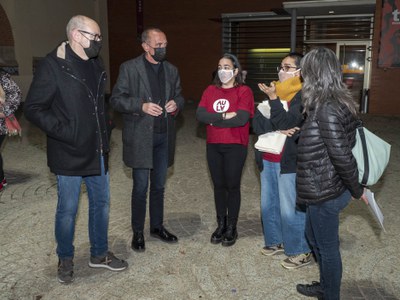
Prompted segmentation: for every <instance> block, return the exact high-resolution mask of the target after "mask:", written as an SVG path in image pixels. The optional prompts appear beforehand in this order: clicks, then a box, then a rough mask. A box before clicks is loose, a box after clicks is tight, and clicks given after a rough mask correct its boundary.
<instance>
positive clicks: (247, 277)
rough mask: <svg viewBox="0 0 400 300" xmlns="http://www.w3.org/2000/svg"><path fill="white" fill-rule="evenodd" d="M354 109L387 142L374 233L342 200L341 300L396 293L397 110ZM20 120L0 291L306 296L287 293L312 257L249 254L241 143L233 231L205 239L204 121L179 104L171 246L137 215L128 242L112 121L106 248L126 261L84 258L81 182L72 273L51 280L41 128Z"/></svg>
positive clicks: (4, 204) (127, 181)
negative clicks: (138, 236) (285, 264)
mask: <svg viewBox="0 0 400 300" xmlns="http://www.w3.org/2000/svg"><path fill="white" fill-rule="evenodd" d="M364 118H365V123H366V125H367V127H368V128H369V129H371V130H373V131H375V132H378V133H379V134H380V135H381V136H382V137H385V139H386V140H387V141H389V142H390V143H391V144H392V146H393V148H392V158H391V162H390V165H389V167H388V169H387V172H386V174H385V177H384V179H383V180H381V182H379V183H378V184H377V185H376V186H374V187H373V191H374V192H375V194H376V198H377V199H378V202H379V204H380V205H381V207H382V210H383V213H384V215H385V226H386V233H384V232H382V230H381V229H380V228H379V226H378V225H377V223H376V222H375V220H374V219H373V217H372V215H371V213H370V212H369V210H368V208H367V207H366V206H365V205H363V203H361V202H358V201H354V202H353V203H352V204H351V205H350V206H349V207H348V208H347V209H346V210H345V211H344V213H343V214H342V216H341V228H340V237H341V250H342V256H343V263H344V271H343V288H342V299H345V300H347V299H371V300H379V299H386V300H388V299H392V300H394V299H400V257H399V249H400V247H399V246H400V240H399V233H398V232H399V228H400V218H399V217H398V214H399V212H400V201H399V200H400V199H399V198H400V197H399V195H398V194H399V192H398V187H399V185H400V176H399V168H400V163H399V162H400V157H399V154H400V151H399V149H400V118H393V117H373V116H366V117H364ZM21 122H22V125H23V130H24V132H23V137H22V139H18V138H13V139H9V140H8V142H7V143H6V145H5V147H4V148H3V151H2V153H3V157H4V160H5V169H6V176H7V179H8V181H9V186H8V187H7V188H6V189H5V190H4V191H3V192H2V193H0V256H1V259H0V298H1V299H107V300H108V299H141V300H145V299H146V300H150V299H185V300H186V299H273V300H281V299H306V298H304V297H301V296H300V295H299V294H297V293H296V290H295V285H296V283H300V282H310V281H311V280H317V279H318V268H317V266H316V265H315V264H314V265H311V266H308V267H305V268H302V269H299V270H294V271H289V270H286V269H283V268H282V267H281V266H280V264H279V260H274V259H270V258H267V257H265V256H262V255H261V254H260V249H261V248H262V246H263V238H262V231H261V225H260V210H259V201H260V200H259V198H260V197H259V190H260V185H259V178H258V172H257V169H256V167H255V164H254V157H253V152H252V151H249V157H248V159H247V163H246V167H245V170H244V174H243V182H242V195H243V196H242V198H243V199H242V207H241V214H240V220H239V224H238V230H239V239H238V241H237V243H236V244H235V245H234V246H233V247H228V248H225V247H221V246H220V245H212V244H211V243H210V242H209V238H210V234H211V232H212V231H213V230H214V228H215V216H214V215H215V213H214V204H213V199H212V189H211V183H210V178H209V174H208V170H207V166H206V162H205V140H204V128H202V127H198V125H197V123H196V121H195V118H194V106H193V105H190V104H189V105H187V108H186V111H185V112H184V114H183V116H181V118H180V122H179V127H180V129H179V132H178V148H177V152H176V164H175V166H174V167H173V168H172V169H171V170H170V174H169V178H168V185H167V191H166V203H165V212H166V213H165V219H166V221H165V223H166V224H165V225H166V226H167V228H169V229H170V230H171V231H172V232H174V233H176V234H177V235H178V236H179V237H180V240H179V243H178V244H176V245H166V244H164V243H162V242H160V241H158V240H156V239H154V238H151V237H150V236H149V232H148V223H146V233H145V238H146V246H147V249H146V252H145V253H140V254H137V253H134V252H133V251H132V250H131V249H130V242H131V237H132V234H131V229H130V193H131V188H132V183H131V175H130V170H129V169H128V168H126V167H125V166H124V165H123V163H122V159H121V130H120V124H119V122H118V124H117V125H118V126H117V129H116V130H114V132H113V136H112V144H113V145H112V155H111V169H110V174H111V215H110V230H109V241H110V248H111V250H113V251H114V252H115V253H116V254H117V255H118V256H120V257H122V258H124V259H126V260H127V261H128V262H129V264H130V267H129V269H128V270H127V271H125V272H122V273H113V272H109V271H105V270H93V269H90V268H89V267H88V266H87V262H88V256H89V254H88V253H89V243H88V236H87V196H86V193H85V191H83V193H82V199H81V204H80V213H79V217H78V220H77V224H76V237H75V247H76V256H75V267H76V270H75V274H76V280H75V282H74V283H73V284H71V285H68V286H65V285H61V284H59V283H58V282H57V280H56V265H57V257H56V254H55V247H56V245H55V241H54V233H53V227H54V212H55V206H56V194H57V193H56V186H55V180H54V176H53V175H52V174H51V173H50V172H49V171H48V168H47V166H46V155H45V147H46V145H45V138H44V136H43V135H42V134H41V133H40V132H39V131H38V129H36V128H35V127H33V126H31V125H30V124H27V122H25V121H24V119H23V118H22V119H21ZM250 150H251V147H250ZM281 258H283V257H281Z"/></svg>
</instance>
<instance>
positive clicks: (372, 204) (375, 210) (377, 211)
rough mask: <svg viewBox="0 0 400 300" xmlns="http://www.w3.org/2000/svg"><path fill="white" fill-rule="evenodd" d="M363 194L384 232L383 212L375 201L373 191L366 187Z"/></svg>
mask: <svg viewBox="0 0 400 300" xmlns="http://www.w3.org/2000/svg"><path fill="white" fill-rule="evenodd" d="M365 195H366V196H367V199H368V203H369V207H370V208H371V211H372V213H373V215H374V216H375V218H376V219H377V220H378V222H379V224H380V225H381V227H382V229H383V231H384V232H386V230H385V227H384V226H383V214H382V211H381V209H380V208H379V206H378V203H376V201H375V196H374V193H373V192H372V191H371V190H369V189H366V191H365Z"/></svg>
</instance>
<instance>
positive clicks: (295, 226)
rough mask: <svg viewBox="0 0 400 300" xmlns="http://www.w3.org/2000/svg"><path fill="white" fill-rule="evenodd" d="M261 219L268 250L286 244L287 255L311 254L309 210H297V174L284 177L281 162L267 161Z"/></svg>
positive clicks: (263, 178)
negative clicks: (307, 234)
mask: <svg viewBox="0 0 400 300" xmlns="http://www.w3.org/2000/svg"><path fill="white" fill-rule="evenodd" d="M263 166H264V168H263V171H262V172H261V175H260V176H261V218H262V224H263V229H264V241H265V245H266V246H268V247H271V246H276V245H278V244H283V246H284V249H285V254H286V255H289V256H290V255H297V254H301V253H308V252H311V250H310V247H309V246H308V243H307V239H306V236H305V221H306V214H305V211H302V210H299V209H298V208H297V207H296V174H295V173H290V174H281V165H280V163H276V162H270V161H267V160H263Z"/></svg>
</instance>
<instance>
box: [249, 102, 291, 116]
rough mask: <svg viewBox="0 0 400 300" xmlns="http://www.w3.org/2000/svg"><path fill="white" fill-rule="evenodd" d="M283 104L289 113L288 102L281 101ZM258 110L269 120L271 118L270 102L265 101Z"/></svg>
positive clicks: (259, 105)
mask: <svg viewBox="0 0 400 300" xmlns="http://www.w3.org/2000/svg"><path fill="white" fill-rule="evenodd" d="M281 103H282V105H283V108H284V109H285V110H286V111H288V109H289V107H288V104H287V101H282V100H281ZM257 109H258V110H259V111H260V113H261V114H262V115H263V116H264V117H266V118H267V119H269V118H271V106H269V100H264V101H263V102H261V103H260V104H258V106H257Z"/></svg>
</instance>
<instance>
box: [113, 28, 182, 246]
mask: <svg viewBox="0 0 400 300" xmlns="http://www.w3.org/2000/svg"><path fill="white" fill-rule="evenodd" d="M166 47H167V38H166V36H165V34H164V33H163V32H162V31H161V30H160V29H158V28H149V29H147V30H145V31H144V32H143V34H142V48H143V50H144V53H143V54H142V55H140V56H139V57H137V58H135V59H131V60H129V61H127V62H125V63H123V64H122V65H121V67H120V72H119V76H118V80H117V83H116V84H115V86H114V89H113V92H112V96H111V105H112V106H113V107H114V109H115V110H116V111H119V112H121V113H122V115H123V121H124V128H123V133H122V140H123V144H124V147H123V159H124V162H125V164H126V165H127V166H128V167H131V168H132V170H133V171H132V178H133V191H132V197H131V201H132V220H131V222H132V230H133V240H132V249H133V250H135V251H144V250H145V242H144V236H143V229H144V221H145V216H146V198H147V190H148V185H149V177H150V201H149V202H150V234H151V235H152V236H153V237H156V238H158V239H160V240H162V241H164V242H167V243H176V242H177V241H178V238H177V237H176V236H175V235H173V234H172V233H170V232H168V231H167V230H166V229H165V228H164V226H163V214H164V186H165V181H166V177H167V168H168V166H171V165H172V164H173V158H174V150H175V133H176V132H175V118H176V115H177V113H178V112H179V111H180V110H182V108H183V102H184V100H183V97H182V95H181V85H180V78H179V74H178V70H177V68H176V67H175V66H173V65H172V64H170V63H169V62H168V61H165V56H166Z"/></svg>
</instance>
